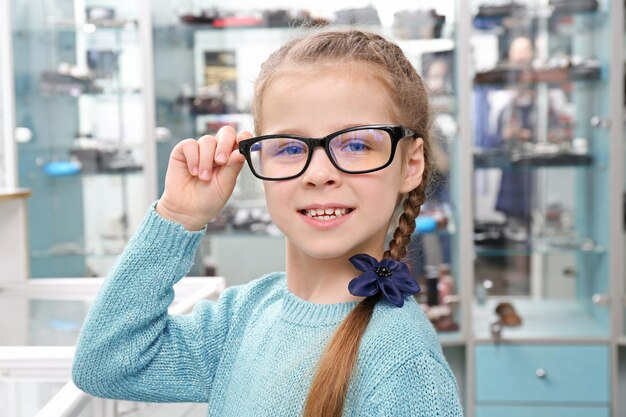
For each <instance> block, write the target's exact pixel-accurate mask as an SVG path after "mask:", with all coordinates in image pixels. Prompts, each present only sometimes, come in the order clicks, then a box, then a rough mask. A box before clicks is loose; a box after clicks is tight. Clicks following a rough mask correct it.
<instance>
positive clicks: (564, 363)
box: [476, 345, 611, 417]
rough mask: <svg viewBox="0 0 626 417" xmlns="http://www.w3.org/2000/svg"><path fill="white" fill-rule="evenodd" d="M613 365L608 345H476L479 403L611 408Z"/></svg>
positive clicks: (477, 395) (477, 397)
mask: <svg viewBox="0 0 626 417" xmlns="http://www.w3.org/2000/svg"><path fill="white" fill-rule="evenodd" d="M609 364H610V356H609V349H608V346H604V345H495V346H494V345H482V346H477V347H476V401H477V403H478V405H479V406H481V405H496V404H493V403H499V404H502V403H520V402H522V403H523V402H532V403H533V404H529V405H544V404H541V403H545V405H556V404H557V403H560V404H562V405H567V406H573V405H579V404H581V405H595V406H608V405H609V401H610V400H611V395H610V392H611V390H610V378H611V376H610V375H611V373H610V365H609ZM485 403H489V404H485ZM537 403H539V404H537ZM502 405H503V404H502ZM510 405H519V404H510ZM485 415H492V414H485ZM513 415H515V416H517V415H518V414H513ZM519 415H522V414H519ZM555 415H560V414H555ZM590 415H591V414H590ZM593 415H594V416H595V414H593ZM507 416H509V415H508V414H507ZM509 417H511V416H509Z"/></svg>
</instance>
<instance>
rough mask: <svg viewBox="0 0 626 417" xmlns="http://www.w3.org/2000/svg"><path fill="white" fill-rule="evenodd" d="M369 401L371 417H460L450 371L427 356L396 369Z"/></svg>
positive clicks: (436, 360)
mask: <svg viewBox="0 0 626 417" xmlns="http://www.w3.org/2000/svg"><path fill="white" fill-rule="evenodd" d="M370 398H371V404H372V407H368V408H369V409H370V410H372V411H373V412H372V414H371V415H372V416H377V417H382V416H389V417H463V410H462V408H461V403H460V400H459V395H458V388H457V384H456V380H455V379H454V376H453V375H452V372H451V371H450V368H449V367H448V365H447V364H445V363H442V362H441V361H440V360H438V359H437V358H436V357H435V356H433V355H432V354H430V353H419V354H418V355H417V356H415V357H414V358H412V359H410V360H408V361H407V362H406V363H404V364H402V365H401V366H399V367H398V368H397V369H396V370H395V371H393V372H392V373H391V374H390V375H389V377H388V378H387V379H386V380H384V381H383V382H382V383H381V384H380V385H379V386H378V387H377V388H376V390H375V392H374V394H373V395H372V396H371V397H370Z"/></svg>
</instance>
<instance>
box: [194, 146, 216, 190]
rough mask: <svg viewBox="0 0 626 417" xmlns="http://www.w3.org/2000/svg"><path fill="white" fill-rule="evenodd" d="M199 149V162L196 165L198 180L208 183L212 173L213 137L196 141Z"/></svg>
mask: <svg viewBox="0 0 626 417" xmlns="http://www.w3.org/2000/svg"><path fill="white" fill-rule="evenodd" d="M198 146H199V148H200V161H199V163H198V178H200V179H201V180H203V181H208V180H209V178H211V173H212V171H213V155H214V154H215V146H216V142H215V138H214V137H213V136H209V135H206V136H202V137H201V138H200V139H198Z"/></svg>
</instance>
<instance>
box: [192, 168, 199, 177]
mask: <svg viewBox="0 0 626 417" xmlns="http://www.w3.org/2000/svg"><path fill="white" fill-rule="evenodd" d="M191 175H193V176H194V177H195V176H196V175H198V167H193V168H191Z"/></svg>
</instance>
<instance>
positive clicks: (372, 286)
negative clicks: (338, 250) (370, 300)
mask: <svg viewBox="0 0 626 417" xmlns="http://www.w3.org/2000/svg"><path fill="white" fill-rule="evenodd" d="M348 291H350V294H352V295H356V296H358V297H371V296H372V295H375V294H377V293H378V291H379V287H378V276H377V275H376V274H375V273H373V272H371V271H368V272H365V273H364V274H361V275H359V276H358V277H356V278H354V279H353V280H352V281H350V283H349V284H348Z"/></svg>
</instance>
